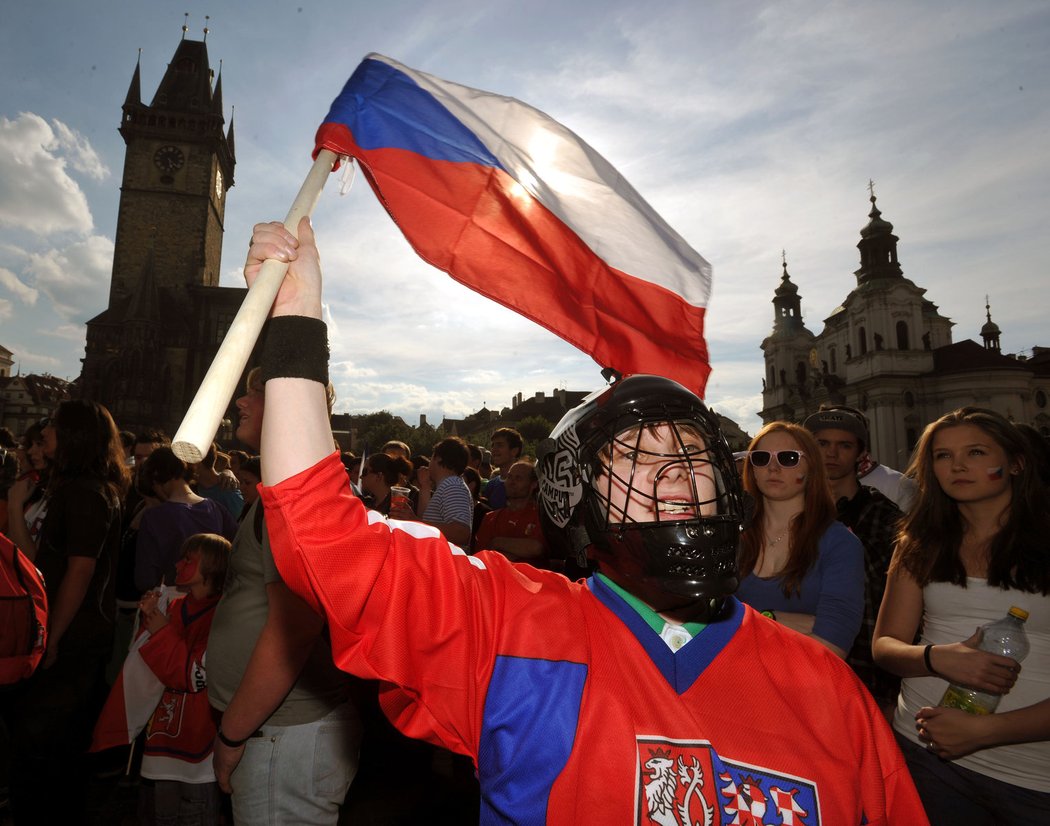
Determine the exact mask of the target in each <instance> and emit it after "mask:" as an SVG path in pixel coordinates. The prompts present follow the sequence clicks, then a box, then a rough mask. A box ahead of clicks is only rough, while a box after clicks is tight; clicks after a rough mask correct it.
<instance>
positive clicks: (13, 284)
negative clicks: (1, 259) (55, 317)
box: [0, 267, 38, 306]
mask: <svg viewBox="0 0 1050 826" xmlns="http://www.w3.org/2000/svg"><path fill="white" fill-rule="evenodd" d="M0 287H3V288H4V289H5V290H7V291H8V292H9V293H11V294H12V295H14V296H15V297H16V298H17V299H18V300H19V301H21V302H22V303H23V304H28V305H29V306H32V305H34V304H36V298H37V295H38V293H37V291H36V290H34V289H33V288H32V287H29V286H27V285H26V284H23V283H22V281H21V280H20V279H19V277H18V276H17V275H15V274H14V273H13V272H11V270H9V269H7V268H6V267H0Z"/></svg>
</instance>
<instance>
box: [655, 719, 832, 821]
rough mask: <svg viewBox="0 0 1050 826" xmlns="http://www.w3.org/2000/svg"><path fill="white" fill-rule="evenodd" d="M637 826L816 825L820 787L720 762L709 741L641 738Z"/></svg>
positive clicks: (732, 763) (767, 771)
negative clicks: (717, 825)
mask: <svg viewBox="0 0 1050 826" xmlns="http://www.w3.org/2000/svg"><path fill="white" fill-rule="evenodd" d="M637 798H638V806H637V814H636V820H635V823H636V824H638V826H716V824H719V825H721V824H724V825H725V826H818V824H819V823H820V819H819V816H818V814H817V813H818V810H819V809H818V805H817V795H816V788H815V787H814V786H813V784H812V783H810V782H807V781H805V780H803V779H800V778H794V777H786V776H783V775H777V774H774V773H772V772H770V771H769V770H767V769H763V768H761V767H758V766H749V765H745V764H741V763H735V762H733V761H730V760H726V759H723V758H721V757H720V756H719V755H718V754H717V753H716V752H715V750H714V749H713V748H711V744H710V743H708V742H706V741H699V742H681V741H673V740H664V739H660V738H639V739H638V792H637Z"/></svg>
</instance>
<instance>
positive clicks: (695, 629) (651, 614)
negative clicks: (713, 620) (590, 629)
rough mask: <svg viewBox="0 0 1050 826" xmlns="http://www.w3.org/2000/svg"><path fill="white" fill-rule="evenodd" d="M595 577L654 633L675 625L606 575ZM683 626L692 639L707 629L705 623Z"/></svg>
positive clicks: (660, 632) (691, 623) (596, 574)
mask: <svg viewBox="0 0 1050 826" xmlns="http://www.w3.org/2000/svg"><path fill="white" fill-rule="evenodd" d="M595 576H596V577H598V578H599V579H601V581H602V582H604V583H605V584H606V585H608V586H609V587H610V588H611V589H612V590H613V591H615V592H616V593H617V594H618V595H619V596H620V598H621V599H623V601H624V602H626V603H627V604H628V605H630V606H631V608H633V609H634V610H635V612H636V613H637V614H638V616H640V617H641V618H642V619H643V620H645V622H646V624H647V625H648V626H649V627H650V628H652V629H653V631H655V632H656V633H657V634H661V635H662V634H663V630H664V626H665V625H668V624H671V625H674V624H675V623H668V621H667V620H665V619H664V618H663V617H661V616H660V615H659V614H658V613H656V611H654V610H653V609H652V608H650V607H649V606H648V605H646V604H645V603H644V602H642V601H641V600H640V599H638V597H636V596H635V595H634V594H632V593H630V592H629V591H625V590H624V589H623V588H621V587H620V586H619V585H617V584H616V583H615V582H613V581H612V580H611V579H609V577H607V576H606V575H605V574H601V573H595ZM681 625H682V627H683V628H685V630H686V631H688V632H689V635H690V636H691V637H695V636H696V635H697V634H699V633H700V632H701V631H703V630H704V629H705V628H706V627H707V623H703V622H686V623H681Z"/></svg>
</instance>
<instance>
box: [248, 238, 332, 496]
mask: <svg viewBox="0 0 1050 826" xmlns="http://www.w3.org/2000/svg"><path fill="white" fill-rule="evenodd" d="M298 231H299V239H298V240H296V238H295V236H294V235H292V233H290V232H289V231H288V230H287V229H285V228H284V226H283V225H282V224H280V223H278V222H274V223H270V224H256V225H255V229H254V232H253V234H252V245H251V248H250V249H249V250H248V261H247V263H246V264H245V268H244V275H245V279H246V280H247V281H248V283H249V285H251V283H252V282H253V281H254V280H255V277H256V276H257V275H258V273H259V268H260V267H261V266H262V262H263V261H264V260H266V259H267V258H276V259H278V260H280V261H287V262H288V263H289V267H288V274H287V275H286V276H285V279H284V283H283V284H282V285H281V289H280V291H279V292H278V294H277V299H276V301H275V302H274V305H273V311H272V313H271V317H272V318H275V319H276V318H281V317H285V316H303V317H306V318H310V319H320V318H321V265H320V261H319V258H318V254H317V246H316V244H315V242H314V232H313V228H312V227H311V226H310V221H309V219H308V218H303V219H302V220H301V221H300V222H299V227H298ZM291 434H294V438H293V437H292V436H291ZM332 444H333V442H332V428H331V425H330V424H329V420H328V407H327V403H326V400H325V386H324V384H323V383H322V382H319V381H314V380H311V379H300V378H274V379H270V380H269V381H268V382H267V383H266V417H265V418H264V419H263V429H262V450H261V453H262V476H263V481H264V482H265V483H266V484H267V485H273V484H276V483H277V482H280V481H282V480H284V479H287V478H288V477H289V476H294V475H295V474H296V473H299V472H300V471H303V470H305V469H306V468H308V467H311V466H313V465H314V464H316V463H317V462H319V461H320V460H321V459H323V458H324V457H325V456H327V455H328V454H329V453H331V452H332Z"/></svg>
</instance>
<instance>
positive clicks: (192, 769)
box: [139, 596, 219, 783]
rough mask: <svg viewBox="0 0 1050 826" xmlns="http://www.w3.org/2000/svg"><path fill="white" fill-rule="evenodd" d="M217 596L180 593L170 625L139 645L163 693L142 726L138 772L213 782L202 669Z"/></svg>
mask: <svg viewBox="0 0 1050 826" xmlns="http://www.w3.org/2000/svg"><path fill="white" fill-rule="evenodd" d="M218 602H219V598H218V596H215V597H210V598H208V599H205V600H200V601H197V600H194V599H193V598H192V597H183V598H181V599H177V600H174V601H173V602H172V603H171V605H170V606H168V624H167V625H165V626H164V627H163V628H161V629H160V630H159V631H158V632H157V633H156V634H153V635H152V636H151V637H150V639H149V641H148V642H147V643H146V644H145V645H144V646H142V648H141V649H139V653H140V655H141V656H142V659H143V660H144V661H145V662H146V665H148V666H149V668H150V670H151V671H152V672H153V673H154V674H156V675H157V677H158V678H159V679H160V680H161V682H163V683H164V685H165V688H164V694H163V696H162V697H161V698H160V702H159V703H157V707H156V709H155V710H154V711H153V715H152V716H151V717H150V721H149V725H148V726H147V727H146V746H145V750H144V751H143V757H142V776H143V777H148V778H151V779H153V780H178V781H181V782H183V783H214V782H216V781H215V771H214V769H213V768H212V744H213V743H214V741H215V722H214V720H213V718H212V713H211V706H210V705H209V704H208V691H207V675H206V673H205V670H204V662H205V653H206V650H207V647H208V632H209V631H211V621H212V619H213V618H214V616H215V606H216V605H217V604H218Z"/></svg>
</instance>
